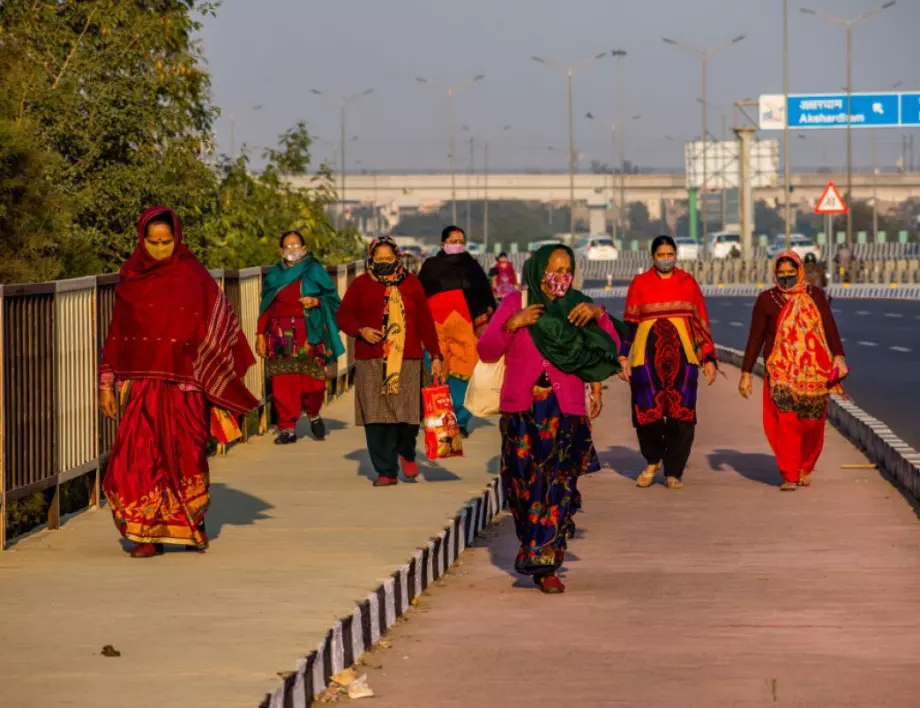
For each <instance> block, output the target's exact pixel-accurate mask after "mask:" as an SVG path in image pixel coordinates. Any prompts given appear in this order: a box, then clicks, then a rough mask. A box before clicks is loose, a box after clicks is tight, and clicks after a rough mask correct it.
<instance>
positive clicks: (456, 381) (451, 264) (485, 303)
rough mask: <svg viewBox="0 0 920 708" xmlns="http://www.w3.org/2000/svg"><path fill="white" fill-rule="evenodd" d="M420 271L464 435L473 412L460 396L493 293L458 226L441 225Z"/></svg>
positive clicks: (472, 365)
mask: <svg viewBox="0 0 920 708" xmlns="http://www.w3.org/2000/svg"><path fill="white" fill-rule="evenodd" d="M418 277H419V280H421V281H422V287H424V288H425V295H427V296H428V305H429V307H430V308H431V314H432V316H433V317H434V323H435V326H436V327H437V330H438V339H439V341H440V344H441V353H442V354H443V355H444V374H445V376H446V377H447V385H448V387H449V388H450V397H451V401H452V402H453V405H454V413H455V414H456V415H457V423H458V424H459V425H460V433H461V435H463V436H464V437H466V435H467V429H468V426H469V424H470V419H471V418H472V415H471V414H470V412H469V411H468V410H467V409H466V408H464V407H463V401H464V400H465V399H466V390H467V388H469V384H470V377H471V376H472V375H473V369H474V368H475V367H476V362H477V361H478V360H479V358H478V356H477V354H476V342H477V340H478V338H479V336H480V335H481V334H482V332H483V330H484V329H485V326H486V324H488V322H489V318H490V317H491V316H492V313H494V312H495V297H494V296H493V295H492V287H491V285H490V284H489V279H488V278H487V277H486V274H485V272H484V271H483V270H482V266H480V265H479V263H478V262H477V261H476V259H475V258H473V257H472V256H471V255H470V254H469V253H467V252H466V234H465V233H464V232H463V229H461V228H460V227H459V226H448V227H446V228H445V229H444V231H443V232H442V233H441V250H440V251H438V253H437V254H436V255H435V256H434V257H432V258H429V259H428V260H426V261H425V263H424V264H422V269H421V271H420V272H419V274H418Z"/></svg>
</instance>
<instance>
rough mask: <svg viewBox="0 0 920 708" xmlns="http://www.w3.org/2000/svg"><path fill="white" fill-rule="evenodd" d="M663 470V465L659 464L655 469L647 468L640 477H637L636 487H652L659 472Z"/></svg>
mask: <svg viewBox="0 0 920 708" xmlns="http://www.w3.org/2000/svg"><path fill="white" fill-rule="evenodd" d="M660 469H661V463H660V462H659V463H658V464H657V465H655V467H654V469H651V470H650V469H648V468H646V469H645V470H644V471H643V472H642V473H641V474H640V475H639V476H638V477H636V486H637V487H642V488H643V489H644V488H645V487H651V486H652V484H653V483H654V481H655V476H656V475H657V474H658V471H659V470H660Z"/></svg>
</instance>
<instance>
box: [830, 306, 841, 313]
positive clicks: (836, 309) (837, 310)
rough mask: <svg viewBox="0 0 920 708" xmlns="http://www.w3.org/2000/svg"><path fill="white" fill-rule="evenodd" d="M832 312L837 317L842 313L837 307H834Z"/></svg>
mask: <svg viewBox="0 0 920 708" xmlns="http://www.w3.org/2000/svg"><path fill="white" fill-rule="evenodd" d="M831 312H833V313H834V314H835V315H839V314H840V313H841V310H840V309H838V308H836V307H832V308H831Z"/></svg>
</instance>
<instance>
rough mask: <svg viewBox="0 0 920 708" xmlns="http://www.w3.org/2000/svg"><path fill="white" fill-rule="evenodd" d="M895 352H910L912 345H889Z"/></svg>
mask: <svg viewBox="0 0 920 708" xmlns="http://www.w3.org/2000/svg"><path fill="white" fill-rule="evenodd" d="M888 348H889V349H890V350H891V351H893V352H907V353H908V354H909V353H910V347H888Z"/></svg>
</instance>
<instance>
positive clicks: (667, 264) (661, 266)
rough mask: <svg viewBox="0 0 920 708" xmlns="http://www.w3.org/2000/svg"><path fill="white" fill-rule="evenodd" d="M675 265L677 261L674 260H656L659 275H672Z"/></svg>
mask: <svg viewBox="0 0 920 708" xmlns="http://www.w3.org/2000/svg"><path fill="white" fill-rule="evenodd" d="M675 265H677V260H676V259H674V258H658V259H656V260H655V268H656V270H658V272H659V273H670V272H671V271H672V270H674V266H675Z"/></svg>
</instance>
